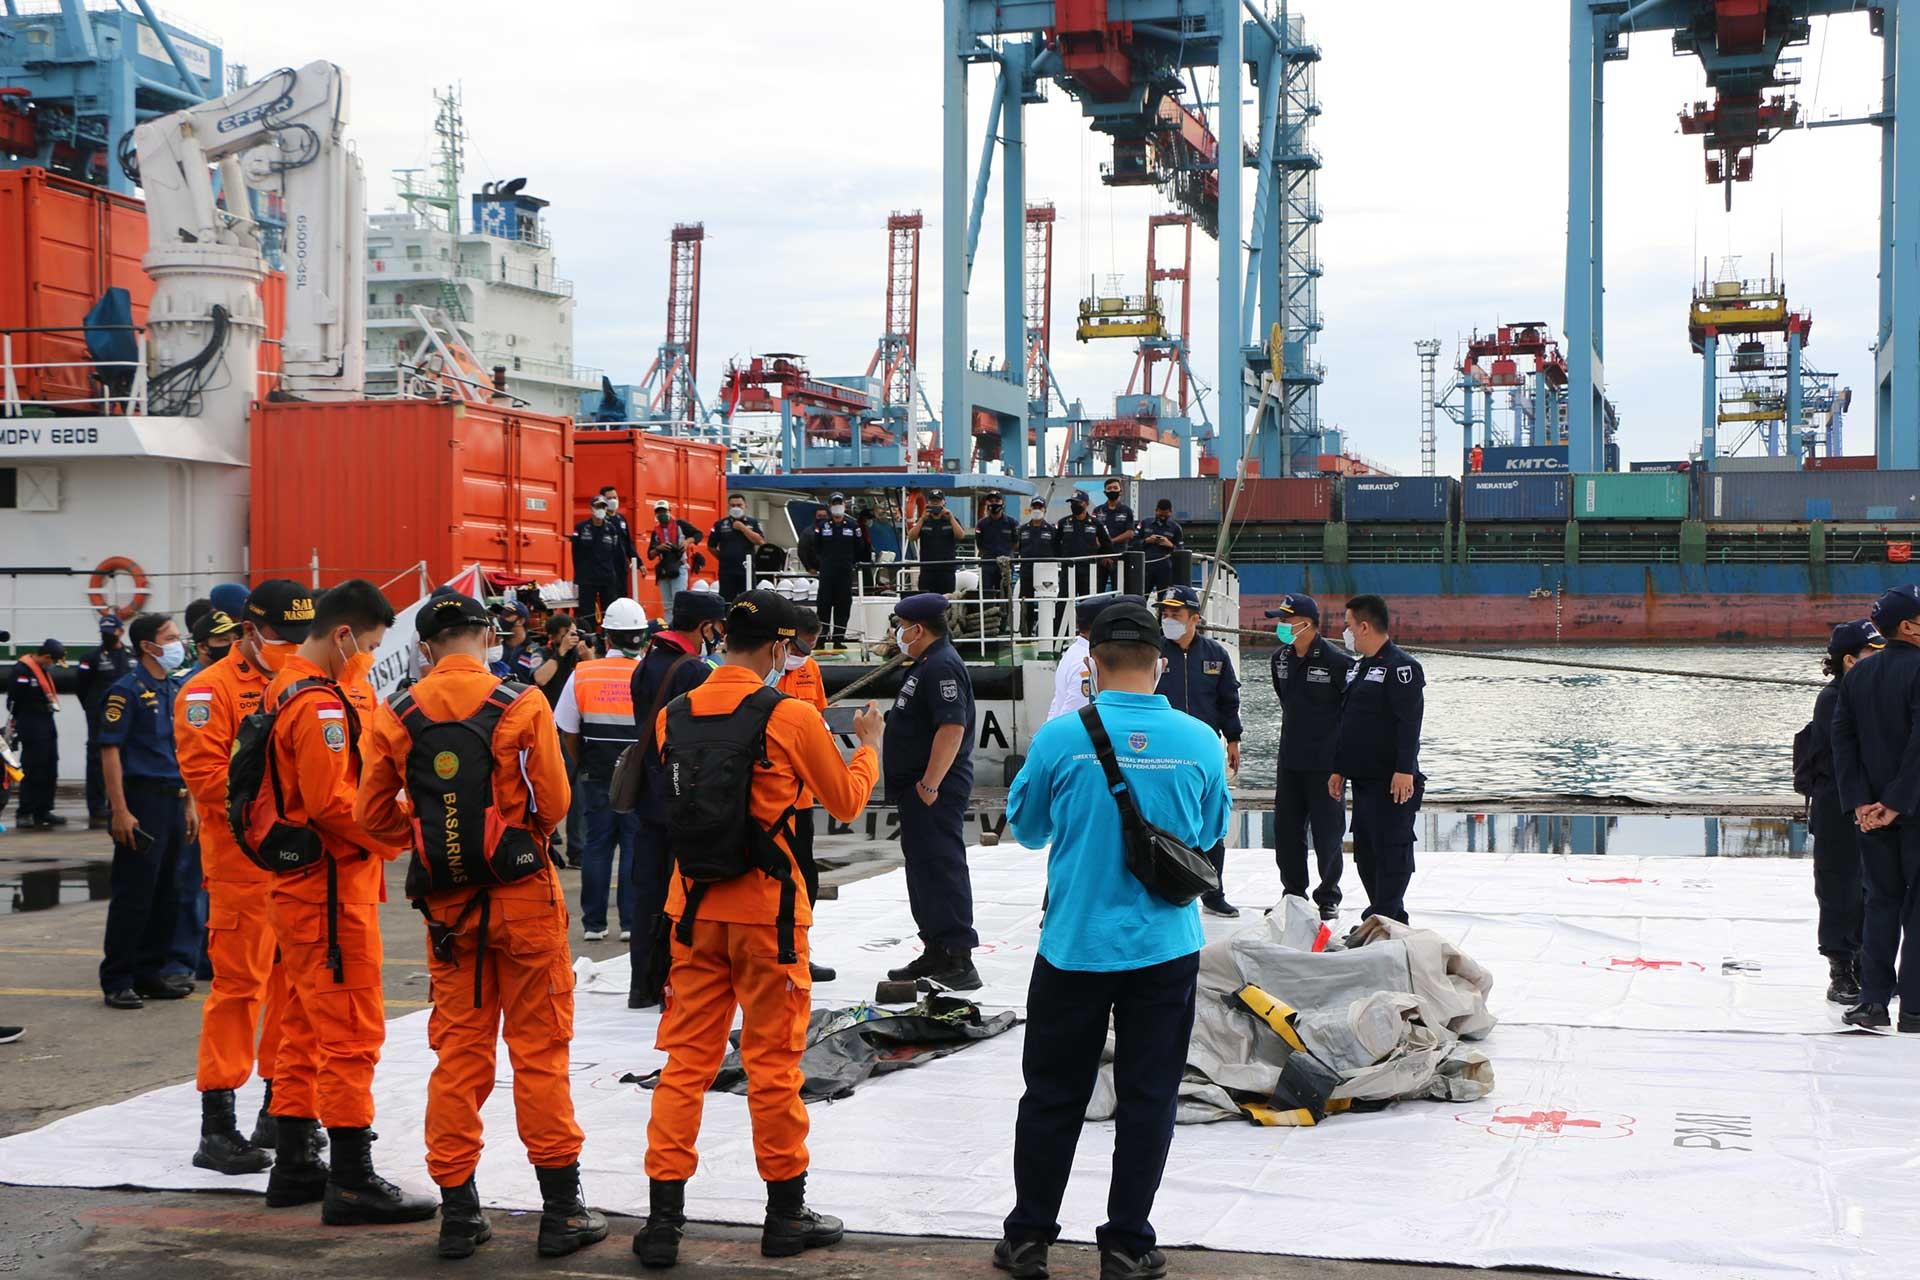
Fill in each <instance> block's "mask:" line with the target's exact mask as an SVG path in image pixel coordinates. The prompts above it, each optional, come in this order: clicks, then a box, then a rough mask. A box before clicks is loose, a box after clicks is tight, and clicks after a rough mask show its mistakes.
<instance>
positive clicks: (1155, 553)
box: [1140, 498, 1187, 595]
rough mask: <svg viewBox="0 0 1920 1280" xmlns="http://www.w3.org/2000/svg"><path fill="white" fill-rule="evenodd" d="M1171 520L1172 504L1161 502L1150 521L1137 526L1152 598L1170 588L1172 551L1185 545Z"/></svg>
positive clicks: (1148, 588) (1156, 504) (1171, 583)
mask: <svg viewBox="0 0 1920 1280" xmlns="http://www.w3.org/2000/svg"><path fill="white" fill-rule="evenodd" d="M1186 540H1187V539H1186V535H1185V534H1183V533H1181V531H1180V526H1179V525H1177V524H1175V523H1174V520H1173V503H1172V502H1171V501H1170V500H1168V499H1166V498H1162V499H1160V501H1158V502H1156V503H1155V504H1154V507H1153V519H1151V520H1149V521H1147V522H1146V523H1145V524H1143V525H1141V526H1140V549H1141V550H1142V551H1143V552H1144V553H1145V554H1146V566H1145V567H1146V578H1147V590H1148V592H1150V593H1152V594H1156V595H1157V594H1158V593H1160V592H1162V591H1165V590H1166V589H1167V588H1168V587H1170V586H1172V585H1173V549H1174V548H1175V547H1178V546H1181V545H1182V544H1184V543H1185V542H1186Z"/></svg>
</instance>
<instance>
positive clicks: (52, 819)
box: [33, 813, 67, 831]
mask: <svg viewBox="0 0 1920 1280" xmlns="http://www.w3.org/2000/svg"><path fill="white" fill-rule="evenodd" d="M33 825H34V826H36V827H39V828H40V829H41V830H42V831H51V830H52V829H54V828H55V827H64V826H66V825H67V820H66V819H65V818H63V817H61V816H60V815H59V814H57V813H43V814H41V815H40V818H39V820H38V821H37V822H35V823H34V824H33Z"/></svg>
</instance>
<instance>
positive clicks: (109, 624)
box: [100, 613, 124, 636]
mask: <svg viewBox="0 0 1920 1280" xmlns="http://www.w3.org/2000/svg"><path fill="white" fill-rule="evenodd" d="M122 630H124V627H123V625H122V624H121V622H120V615H119V614H117V613H103V614H101V615H100V634H101V635H103V636H110V635H115V634H117V633H118V632H120V631H122Z"/></svg>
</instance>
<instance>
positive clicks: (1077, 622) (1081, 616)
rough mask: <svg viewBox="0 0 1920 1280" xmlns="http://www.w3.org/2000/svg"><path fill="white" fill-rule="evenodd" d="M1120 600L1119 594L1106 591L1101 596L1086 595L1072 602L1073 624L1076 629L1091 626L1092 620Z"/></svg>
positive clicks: (1080, 629) (1079, 629) (1083, 629)
mask: <svg viewBox="0 0 1920 1280" xmlns="http://www.w3.org/2000/svg"><path fill="white" fill-rule="evenodd" d="M1120 602H1121V598H1120V596H1118V595H1117V594H1115V593H1113V592H1108V593H1107V594H1106V595H1103V596H1088V597H1087V598H1086V599H1084V600H1076V601H1074V602H1073V626H1074V629H1075V630H1076V631H1085V630H1087V629H1088V628H1089V627H1091V626H1093V620H1094V619H1095V618H1097V617H1099V616H1100V614H1101V613H1102V612H1103V611H1105V610H1107V609H1109V608H1111V607H1112V606H1114V605H1116V604H1119V603H1120Z"/></svg>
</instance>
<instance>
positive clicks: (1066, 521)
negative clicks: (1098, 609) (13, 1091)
mask: <svg viewBox="0 0 1920 1280" xmlns="http://www.w3.org/2000/svg"><path fill="white" fill-rule="evenodd" d="M1054 529H1055V531H1056V532H1055V536H1056V538H1057V540H1058V545H1059V554H1060V555H1061V556H1062V557H1063V558H1073V557H1077V556H1092V555H1098V554H1099V553H1100V552H1103V551H1111V550H1113V539H1112V538H1110V537H1108V536H1107V527H1106V526H1105V525H1103V524H1101V523H1100V522H1099V521H1098V520H1095V519H1094V518H1093V517H1092V516H1062V517H1061V518H1060V522H1059V523H1058V524H1057V525H1055V526H1054ZM1093 564H1094V562H1093V561H1091V560H1082V561H1080V563H1078V564H1076V565H1074V566H1073V573H1072V575H1071V577H1072V582H1073V590H1072V592H1071V594H1073V595H1075V596H1090V595H1092V594H1094V591H1093V576H1094V575H1093ZM1068 576H1069V575H1067V574H1066V572H1065V571H1064V570H1063V571H1062V573H1061V580H1060V604H1059V605H1058V606H1057V607H1056V608H1055V610H1054V615H1053V625H1054V629H1055V630H1058V629H1059V627H1060V622H1061V619H1063V618H1065V617H1066V613H1067V605H1066V598H1067V596H1068V594H1069V592H1068V590H1067V580H1068Z"/></svg>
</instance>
